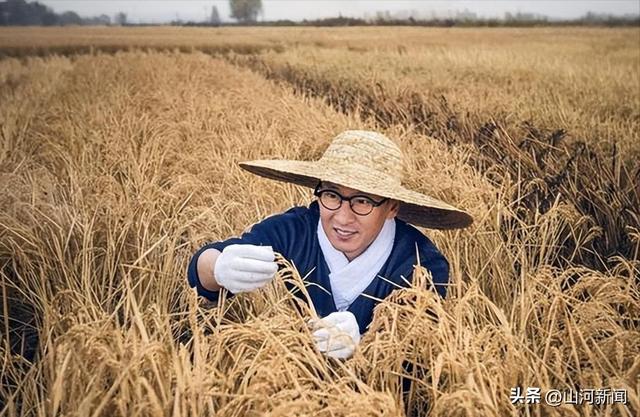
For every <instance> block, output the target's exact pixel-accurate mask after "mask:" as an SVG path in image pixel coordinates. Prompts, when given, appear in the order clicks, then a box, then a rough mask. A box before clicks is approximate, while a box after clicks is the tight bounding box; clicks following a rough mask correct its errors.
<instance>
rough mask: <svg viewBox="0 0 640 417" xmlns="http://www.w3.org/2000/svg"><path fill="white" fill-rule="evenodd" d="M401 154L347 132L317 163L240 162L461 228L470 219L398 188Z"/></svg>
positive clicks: (416, 220)
mask: <svg viewBox="0 0 640 417" xmlns="http://www.w3.org/2000/svg"><path fill="white" fill-rule="evenodd" d="M402 164H403V161H402V152H401V151H400V148H398V146H397V145H396V144H395V143H393V142H392V141H391V140H390V139H389V138H387V137H386V136H384V135H382V134H380V133H377V132H370V131H363V130H347V131H344V132H342V133H340V134H339V135H338V136H336V137H335V138H334V139H333V141H332V142H331V144H330V145H329V147H328V148H327V150H326V151H325V153H324V155H322V157H321V158H320V159H319V160H317V161H291V160H258V161H249V162H241V163H240V166H241V167H242V168H244V169H246V170H247V171H249V172H251V173H254V174H257V175H260V176H262V177H266V178H270V179H274V180H278V181H285V182H290V183H293V184H298V185H302V186H305V187H310V188H315V186H316V185H317V184H318V181H330V182H333V183H335V184H339V185H342V186H344V187H349V188H353V189H356V190H359V191H362V192H365V193H369V194H376V195H379V196H381V197H387V198H391V199H394V200H398V201H399V202H400V209H399V211H398V215H397V217H398V218H399V219H401V220H404V221H406V222H408V223H412V224H415V225H417V226H423V227H428V228H432V229H456V228H462V227H467V226H469V225H470V224H471V223H472V222H473V218H472V217H471V216H470V215H469V214H467V213H465V212H464V211H462V210H459V209H457V208H455V207H453V206H450V205H449V204H447V203H445V202H442V201H440V200H438V199H435V198H433V197H430V196H428V195H424V194H421V193H417V192H415V191H411V190H409V189H407V188H405V187H403V186H402V166H403V165H402Z"/></svg>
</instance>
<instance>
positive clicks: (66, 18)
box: [58, 12, 82, 26]
mask: <svg viewBox="0 0 640 417" xmlns="http://www.w3.org/2000/svg"><path fill="white" fill-rule="evenodd" d="M58 22H59V23H60V24H61V25H63V26H66V25H81V24H82V18H81V17H80V16H78V13H76V12H64V13H62V14H61V15H60V17H59V18H58Z"/></svg>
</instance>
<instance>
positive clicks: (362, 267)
mask: <svg viewBox="0 0 640 417" xmlns="http://www.w3.org/2000/svg"><path fill="white" fill-rule="evenodd" d="M395 236H396V221H395V219H387V220H385V222H384V225H383V226H382V229H381V230H380V233H378V236H377V237H376V238H375V240H374V241H373V242H372V243H371V245H369V247H368V248H367V249H366V250H365V251H364V252H362V253H361V254H360V255H359V256H358V257H356V258H355V259H354V260H352V261H351V262H349V260H348V259H347V257H346V256H345V255H344V253H342V252H340V251H339V250H337V249H336V248H334V247H333V245H332V244H331V242H329V238H328V237H327V235H326V233H325V232H324V229H323V228H322V222H321V221H320V220H318V241H319V242H320V249H322V254H323V255H324V259H325V261H327V265H328V266H329V271H330V273H329V280H330V282H331V290H332V292H333V300H334V302H335V303H336V307H337V309H338V311H345V310H346V309H347V308H349V306H350V305H351V303H352V302H353V301H354V300H355V299H356V298H357V297H358V296H359V295H360V294H361V293H362V292H363V291H364V290H365V289H366V288H367V287H368V286H369V284H370V283H371V281H373V280H374V278H375V277H376V275H378V272H380V270H381V269H382V266H383V265H384V263H385V262H386V261H387V259H388V258H389V255H390V254H391V249H392V248H393V242H394V240H395Z"/></svg>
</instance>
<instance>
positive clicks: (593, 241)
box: [0, 28, 640, 416]
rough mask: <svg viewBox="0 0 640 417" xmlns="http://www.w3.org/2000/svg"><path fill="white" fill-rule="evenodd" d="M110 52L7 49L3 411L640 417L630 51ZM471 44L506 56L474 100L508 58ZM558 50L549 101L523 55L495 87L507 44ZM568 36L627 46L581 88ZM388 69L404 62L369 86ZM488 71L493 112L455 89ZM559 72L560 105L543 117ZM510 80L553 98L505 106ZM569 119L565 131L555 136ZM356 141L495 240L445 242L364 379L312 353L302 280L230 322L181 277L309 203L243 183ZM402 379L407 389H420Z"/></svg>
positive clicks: (368, 353)
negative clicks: (540, 399)
mask: <svg viewBox="0 0 640 417" xmlns="http://www.w3.org/2000/svg"><path fill="white" fill-rule="evenodd" d="M88 30H94V29H82V28H77V29H74V30H72V31H71V32H68V33H66V34H64V33H63V32H56V31H55V30H51V31H49V32H39V31H40V30H39V29H21V30H16V29H12V30H7V31H4V30H3V31H0V34H1V36H0V45H1V48H2V51H4V52H6V51H9V50H10V53H8V52H7V53H5V54H4V59H2V60H0V132H1V134H2V142H1V147H0V184H1V185H2V189H3V194H2V198H1V199H0V282H1V283H2V309H1V311H2V317H1V320H0V322H1V324H0V331H1V332H2V343H1V344H0V357H1V358H2V365H0V381H1V382H0V415H2V416H54V415H65V416H158V415H173V416H206V415H224V416H227V415H229V416H244V415H248V416H252V415H255V416H257V415H271V416H279V415H283V416H285V415H286V416H290V415H320V416H323V415H326V416H330V415H345V416H363V415H364V416H366V415H371V416H382V415H384V416H394V415H398V416H400V415H411V416H418V415H425V413H426V412H430V415H434V416H504V415H534V416H542V415H545V416H547V415H548V416H564V415H576V416H600V415H603V416H609V415H610V416H632V415H637V414H638V413H639V412H640V395H639V392H640V321H639V317H640V280H639V279H638V276H640V264H639V261H638V260H639V255H640V226H639V224H640V222H639V221H638V219H639V218H640V213H639V212H638V207H639V206H640V205H639V204H638V201H639V199H638V195H639V194H640V189H639V188H638V175H639V174H638V173H639V172H640V170H638V167H637V160H634V159H633V158H631V156H632V155H635V154H634V152H637V151H638V148H637V145H638V141H637V139H638V137H637V135H638V122H639V119H638V117H639V116H638V115H639V114H640V103H639V101H638V99H637V97H634V96H633V95H632V94H631V93H630V90H632V89H633V88H636V87H637V82H638V79H640V77H639V75H640V68H639V67H638V64H637V61H636V63H635V64H634V61H633V59H635V57H638V55H639V50H638V48H637V45H635V46H634V45H631V44H630V43H629V42H628V41H627V40H626V39H628V37H630V36H632V35H635V36H636V38H637V34H638V31H637V30H636V29H628V30H627V31H604V30H603V31H602V32H598V30H577V29H553V30H548V29H545V30H544V31H535V30H532V32H529V33H532V34H533V35H532V36H531V38H530V39H529V38H527V33H528V32H527V31H526V30H523V29H519V30H512V31H509V30H502V31H495V30H490V31H485V32H483V31H480V30H470V31H460V32H455V31H453V32H451V33H453V35H451V37H450V38H447V39H442V40H440V41H438V42H442V43H443V45H440V46H437V48H439V49H438V50H437V51H436V52H433V51H431V52H429V48H428V46H429V45H432V46H433V45H434V42H436V40H437V37H436V36H435V35H442V34H443V33H449V32H447V31H442V30H437V31H434V32H430V31H429V30H424V29H420V30H418V29H411V30H407V31H406V32H403V31H404V30H405V29H384V31H388V34H389V36H387V37H386V40H385V41H384V42H380V44H378V45H376V48H373V47H372V46H371V45H370V44H371V43H370V42H367V41H366V39H367V38H366V33H365V34H364V35H358V32H356V31H353V30H350V29H348V30H342V29H335V30H330V31H329V30H324V29H317V30H313V29H306V30H300V29H295V30H294V29H265V30H264V31H261V30H259V29H193V30H177V29H169V28H167V29H160V28H154V29H149V28H145V30H144V31H142V29H136V30H132V31H131V32H129V31H128V28H122V29H117V30H116V29H100V30H98V29H95V32H94V34H95V36H94V37H93V38H92V37H87V38H85V39H80V36H79V35H81V34H86V32H84V31H88ZM368 30H372V29H368ZM143 32H144V33H146V34H147V36H138V35H139V34H140V33H143ZM220 33H221V34H223V35H225V36H222V35H219V34H220ZM381 33H383V32H381ZM25 34H27V35H28V36H26V35H25ZM43 34H45V35H43ZM292 34H296V35H297V36H296V37H292V36H291V35H292ZM383 34H384V33H383ZM469 34H473V36H480V39H484V42H485V43H486V45H487V48H489V45H490V44H494V43H495V42H497V41H498V40H500V41H501V42H503V43H502V44H501V43H495V45H496V46H494V47H493V48H494V51H493V52H492V53H490V54H489V55H488V56H490V57H492V60H493V61H491V60H489V61H491V62H489V61H487V62H484V61H483V64H484V65H486V68H480V69H478V72H477V73H476V76H475V78H474V76H472V75H471V74H473V69H471V68H470V66H469V65H468V64H469V63H471V62H475V61H477V60H485V59H487V58H483V57H484V56H485V55H482V54H480V53H478V54H477V55H471V56H470V57H469V56H467V57H466V58H465V54H464V52H463V51H464V50H465V45H468V42H469V38H468V36H469ZM603 34H604V35H603ZM98 35H99V36H98ZM134 35H135V36H134ZM256 35H259V36H256ZM605 35H606V36H605ZM482 36H485V38H482ZM17 37H20V39H18V38H17ZM549 37H554V38H556V39H559V41H558V42H559V46H554V47H555V48H557V49H556V51H557V54H556V55H555V56H556V58H554V59H555V60H554V59H551V58H549V59H550V61H545V62H546V64H550V63H551V64H553V65H551V64H550V68H548V70H546V71H547V72H545V73H544V76H543V75H542V74H541V73H540V71H545V70H544V68H545V65H544V63H539V64H536V65H538V66H534V67H533V69H532V71H531V73H527V74H529V75H530V76H531V77H533V79H526V77H521V75H522V74H519V73H518V70H517V68H516V67H517V66H518V65H517V62H518V61H517V60H515V61H514V62H511V61H510V64H511V66H506V67H504V66H501V65H500V62H502V63H504V62H506V61H507V60H509V59H511V58H513V57H514V54H516V52H514V49H509V48H513V45H516V46H517V47H518V48H519V47H520V46H519V45H522V44H527V42H530V45H531V49H532V51H534V52H531V53H532V54H534V55H535V54H541V53H542V50H543V48H542V46H541V44H542V43H544V40H545V39H547V38H549ZM256 39H259V40H256ZM403 39H404V41H403ZM569 39H571V40H572V42H573V41H575V42H576V45H583V47H584V45H591V46H593V47H594V48H596V49H597V48H602V47H604V46H606V45H609V46H611V45H619V49H618V50H616V51H611V52H610V55H607V58H603V61H602V62H607V64H606V65H602V66H594V67H593V68H590V69H585V70H584V71H583V70H581V69H580V68H581V62H582V61H580V59H583V58H584V56H585V55H584V54H582V53H581V52H580V51H579V50H580V48H578V47H576V49H578V51H572V50H571V48H570V47H569V44H568V40H569ZM403 42H404V43H403ZM447 42H448V43H447ZM563 42H564V43H563ZM401 44H403V45H404V48H403V49H398V46H399V45H401ZM594 45H595V46H594ZM445 46H446V47H445ZM33 48H38V49H37V50H34V49H33ZM86 48H89V50H87V49H86ZM140 48H142V49H143V50H141V49H140ZM434 48H436V46H434ZM448 48H450V50H449V49H448ZM551 49H552V50H553V48H551ZM597 50H600V49H597ZM34 51H36V52H35V55H38V56H33V55H34ZM438 51H439V52H438ZM429 54H435V55H429ZM438 54H440V59H441V60H442V59H444V60H445V61H446V59H449V61H450V62H457V63H458V64H459V65H457V66H453V67H451V69H450V71H451V72H450V76H451V77H452V78H453V79H454V80H457V81H456V82H454V83H453V84H449V85H443V84H439V85H440V87H439V88H440V89H441V91H440V94H441V95H442V96H443V97H444V100H445V101H442V100H441V99H440V101H438V100H436V99H434V98H433V96H432V95H431V93H429V92H426V91H427V89H426V87H425V86H426V85H427V84H428V81H426V80H425V79H424V78H423V77H421V76H419V75H417V74H420V71H423V72H424V71H426V70H427V69H429V68H431V67H429V66H428V65H430V64H429V62H430V61H429V59H428V57H429V56H431V58H433V60H434V62H435V64H434V65H436V64H437V66H436V67H435V68H432V69H431V71H433V73H434V77H436V78H437V77H441V76H443V75H442V71H444V69H443V68H445V67H446V65H444V62H445V61H441V62H439V63H438V60H437V59H436V58H434V57H437V56H438ZM567 54H569V55H568V56H569V58H561V57H563V56H566V55H567ZM571 54H573V55H571ZM412 56H419V57H420V58H419V59H417V58H416V59H415V60H413V59H412V58H411V57H412ZM518 56H520V55H518ZM522 56H524V55H522ZM538 56H539V55H538ZM549 56H554V55H553V54H549ZM443 57H444V58H443ZM447 57H448V58H447ZM523 59H524V58H523ZM380 60H382V61H380ZM474 60H475V61H474ZM363 61H364V62H368V64H367V66H365V67H364V68H362V70H361V71H358V70H357V68H358V63H361V62H363ZM412 61H413V62H412ZM376 62H386V63H389V66H387V67H385V69H384V71H383V70H380V73H378V74H377V75H376V77H377V78H374V77H373V75H372V73H371V72H370V71H376V66H375V65H374V63H376ZM494 62H495V64H494ZM563 64H565V65H563ZM492 65H495V67H492ZM465 66H466V68H467V69H466V71H469V72H467V73H465V72H464V71H465V70H463V68H462V67H465ZM497 67H499V69H496V73H497V75H496V76H495V77H494V78H490V79H484V75H486V74H489V73H491V68H497ZM403 68H404V69H403ZM562 68H564V70H565V71H566V72H562V71H561V69H562ZM368 71H369V72H368ZM403 71H405V73H403ZM482 71H487V72H486V73H485V72H482ZM581 71H582V72H581ZM623 73H629V74H631V75H630V76H629V77H628V79H627V81H626V82H627V84H625V83H624V77H623V75H622V74H623ZM400 74H404V78H403V79H402V80H399V81H398V82H397V83H393V82H392V81H393V77H394V76H395V77H398V79H399V76H400ZM465 74H466V75H465ZM479 74H484V75H483V76H482V77H481V78H482V81H481V82H479V83H478V85H477V86H476V87H477V88H478V90H470V91H469V92H468V94H470V96H465V95H464V94H462V93H460V91H462V90H463V87H462V85H464V84H465V83H467V84H466V85H473V84H474V83H475V81H474V80H476V81H477V80H478V77H480V75H479ZM469 77H470V78H469ZM590 77H591V78H592V79H593V80H595V81H594V85H592V86H590V87H589V88H587V89H582V90H581V91H583V92H582V93H577V90H579V89H581V88H582V87H584V86H587V85H589V83H588V78H590ZM541 78H544V82H543V83H542V84H543V85H548V86H552V87H549V88H552V89H553V88H555V87H553V86H557V91H558V95H557V96H554V97H555V98H553V97H551V96H546V100H547V101H546V102H545V94H547V93H549V90H541V91H537V92H535V91H536V87H539V86H540V85H541V84H540V83H541ZM432 81H433V80H432ZM436 81H437V80H435V81H433V82H434V83H436V84H437V82H436ZM456 83H458V84H460V85H458V84H456ZM509 83H515V86H514V85H512V88H514V89H517V85H520V86H525V85H526V86H527V89H528V91H531V92H532V93H531V94H532V96H530V97H529V96H527V97H521V98H516V97H512V95H514V94H515V93H514V91H515V90H513V91H512V90H509V91H506V92H504V93H500V92H496V93H495V94H494V93H491V91H499V90H500V89H501V86H503V85H505V84H509ZM518 83H519V84H518ZM545 83H546V84H545ZM634 83H635V84H634ZM434 85H435V84H434ZM625 85H626V86H627V87H628V88H622V87H624V86H625ZM577 86H582V87H577ZM483 88H484V90H482V89H483ZM523 88H524V87H523ZM476 95H481V96H482V101H481V102H478V103H469V100H470V98H472V97H475V96H476ZM596 96H598V97H600V99H599V98H597V97H596ZM465 97H466V98H465ZM558 97H564V98H563V99H562V100H566V102H572V103H573V102H575V101H576V100H577V101H578V103H579V104H577V107H571V108H570V109H569V108H568V107H564V105H563V104H562V103H564V101H562V100H560V101H558V100H557V99H558ZM434 100H435V101H434ZM510 100H516V101H518V100H521V101H519V104H518V105H515V104H513V103H514V102H512V101H510ZM554 100H555V101H554ZM580 100H582V101H580ZM436 103H437V104H436ZM544 103H546V104H544ZM554 103H555V104H554ZM585 103H587V104H585ZM588 103H592V105H588ZM543 104H544V105H543ZM496 106H498V107H496ZM500 106H503V107H500ZM510 106H514V107H510ZM572 106H573V105H572ZM580 106H582V111H580V112H578V111H577V110H576V109H577V108H578V107H580ZM603 106H605V107H607V106H608V107H607V108H609V110H610V113H607V114H606V115H605V114H604V113H603V112H604V110H603V109H604V107H603ZM511 109H513V111H511ZM554 109H556V110H559V111H560V112H562V111H563V110H564V111H566V112H567V115H569V114H570V115H571V116H570V117H569V116H567V118H565V119H563V120H564V121H563V122H562V123H560V122H559V120H558V119H556V118H555V116H552V113H553V110H554ZM454 116H455V117H454ZM452 117H453V118H452ZM452 120H455V123H454V122H453V121H452ZM584 121H589V123H591V124H587V125H584V126H583V125H582V122H584ZM447 122H449V124H447ZM525 122H527V123H528V124H525ZM351 128H363V129H377V130H381V131H383V132H384V133H385V134H387V135H388V136H390V137H392V138H395V139H396V140H397V142H398V144H399V146H400V147H401V148H402V150H403V151H404V153H405V155H407V161H406V165H405V166H404V167H403V169H404V170H405V173H406V176H407V178H408V182H407V184H408V186H409V187H411V188H413V189H415V190H417V191H421V192H425V193H428V194H431V195H434V196H435V197H436V198H440V199H443V200H445V201H448V202H451V203H452V204H454V205H456V206H459V207H462V208H464V209H465V210H467V211H469V212H470V213H471V214H472V215H473V216H474V219H475V222H474V224H473V225H472V226H471V227H470V228H468V229H464V230H459V231H449V232H444V231H436V230H425V233H426V234H427V235H428V236H429V237H430V238H431V239H432V240H433V241H434V243H435V244H436V245H437V246H438V247H439V248H440V249H441V250H442V252H443V253H444V254H445V256H446V257H447V258H448V260H449V261H450V264H451V286H450V288H449V291H448V294H449V295H448V297H447V298H446V299H444V300H441V299H439V298H438V297H436V296H435V295H434V293H433V292H431V291H430V290H429V289H428V286H429V280H430V277H429V274H428V272H426V270H424V269H421V268H420V267H418V269H417V272H416V277H415V281H414V283H413V285H412V287H411V288H409V289H406V290H402V291H397V292H395V293H394V294H393V295H392V296H391V297H390V298H389V299H387V300H385V301H384V302H382V303H381V304H380V305H379V306H378V308H377V309H376V312H375V317H374V321H373V322H372V324H371V326H370V329H369V331H368V332H367V333H365V336H364V337H363V340H362V341H361V344H360V346H359V348H358V350H357V351H356V354H355V356H354V357H353V358H351V359H349V360H347V361H344V362H342V361H337V360H333V359H327V358H326V357H324V356H323V355H322V354H321V353H319V352H317V351H316V350H315V349H314V345H313V342H312V338H311V336H310V334H309V331H308V329H307V328H306V325H305V322H306V319H307V318H308V317H310V316H313V314H315V313H314V311H313V308H312V307H309V308H307V307H305V305H302V306H300V305H298V302H297V301H296V300H297V298H295V297H293V296H292V295H291V294H289V293H288V292H287V291H286V288H285V287H284V285H283V282H284V281H285V280H293V282H296V283H298V284H299V285H300V286H301V290H302V288H303V285H302V278H301V277H300V276H299V274H298V273H297V271H296V270H295V266H293V265H290V264H289V263H288V262H287V261H286V260H285V259H280V260H279V262H281V263H282V265H283V266H284V269H282V270H281V271H280V272H279V274H278V276H277V277H276V279H275V280H274V282H273V284H271V285H270V286H269V287H268V288H266V289H265V290H261V291H258V292H256V293H252V294H246V295H241V296H237V297H234V298H233V299H227V300H224V301H223V302H220V303H218V304H217V305H211V304H210V303H207V302H205V301H203V300H202V299H198V297H197V296H196V295H195V293H194V291H193V290H192V289H190V288H188V286H187V283H186V276H185V274H186V273H185V270H186V266H187V262H188V260H189V258H190V256H191V255H192V254H193V252H194V251H195V250H196V249H197V248H198V247H199V246H200V245H202V244H203V243H205V242H207V241H213V240H218V239H223V238H226V237H228V236H231V235H235V234H238V233H240V232H241V231H242V230H244V229H245V228H246V227H247V226H248V225H251V224H253V223H255V222H257V221H259V220H260V219H262V218H264V217H265V216H267V215H269V214H272V213H275V212H280V211H283V210H285V209H286V208H288V207H290V206H292V205H300V204H307V203H309V202H310V201H311V199H312V196H311V192H310V190H307V189H303V188H300V187H296V186H292V185H288V184H283V183H278V182H274V181H269V180H265V179H261V178H257V177H254V176H252V175H251V174H248V173H246V172H244V171H242V170H241V169H239V167H238V166H237V162H238V161H243V160H250V159H261V158H291V159H314V158H317V157H319V156H320V155H321V154H322V152H323V150H324V149H325V147H326V146H327V145H328V143H329V141H330V139H331V137H333V136H334V135H335V134H336V132H340V131H342V130H346V129H351ZM559 130H562V131H563V132H564V133H561V134H560V133H558V134H557V135H559V136H554V132H557V131H559ZM607 131H608V132H610V134H609V136H606V135H605V136H602V132H607ZM615 138H619V141H618V144H617V145H616V147H615V149H617V151H616V152H617V154H615V155H614V154H613V151H612V149H614V147H613V145H612V143H613V139H615ZM608 143H610V144H611V148H609V147H608V146H607V144H608ZM580 144H582V145H580ZM580 146H583V149H584V150H583V151H580V149H581V148H580ZM580 152H581V153H580ZM634 164H635V165H634ZM553 181H556V182H555V183H554V182H553ZM300 307H302V308H301V311H302V312H299V310H298V308H300ZM403 379H405V380H407V379H408V380H411V381H413V383H412V384H411V390H410V392H408V393H406V394H405V395H403V394H402V383H403ZM518 386H520V387H540V388H541V389H542V391H543V392H545V391H547V390H549V389H560V390H568V389H578V388H583V389H584V388H603V387H610V388H616V389H624V390H626V391H627V394H628V402H627V404H621V403H616V404H604V405H598V406H595V405H589V404H583V405H571V404H563V405H560V406H558V407H551V406H547V405H544V404H520V405H518V404H515V405H514V404H512V403H511V401H510V399H509V392H510V389H511V388H513V387H518Z"/></svg>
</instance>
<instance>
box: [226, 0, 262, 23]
mask: <svg viewBox="0 0 640 417" xmlns="http://www.w3.org/2000/svg"><path fill="white" fill-rule="evenodd" d="M229 6H230V7H231V17H232V18H234V19H237V20H238V21H239V22H242V23H251V22H255V21H256V20H257V18H258V15H259V14H261V13H262V0H229Z"/></svg>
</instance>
